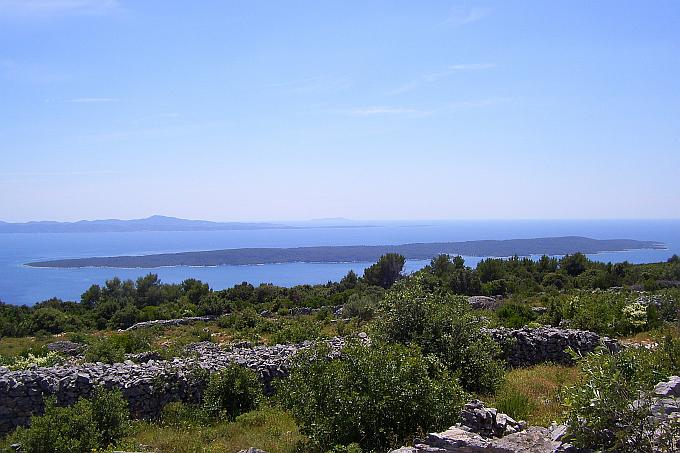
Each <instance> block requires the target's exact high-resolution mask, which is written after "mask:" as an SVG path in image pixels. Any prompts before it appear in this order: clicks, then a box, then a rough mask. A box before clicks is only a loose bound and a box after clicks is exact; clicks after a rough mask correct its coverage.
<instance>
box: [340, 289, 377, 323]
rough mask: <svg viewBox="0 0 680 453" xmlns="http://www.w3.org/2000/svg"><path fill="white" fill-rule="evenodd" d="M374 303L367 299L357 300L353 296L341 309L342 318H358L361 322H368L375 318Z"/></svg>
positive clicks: (356, 296)
mask: <svg viewBox="0 0 680 453" xmlns="http://www.w3.org/2000/svg"><path fill="white" fill-rule="evenodd" d="M374 307H375V303H374V301H373V300H371V299H370V298H368V297H361V298H359V297H358V295H354V297H351V298H350V300H349V301H348V302H347V303H346V304H345V306H344V307H343V308H342V316H343V317H345V318H358V319H360V320H361V321H369V320H371V319H373V316H375V308H374Z"/></svg>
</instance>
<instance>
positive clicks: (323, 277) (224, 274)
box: [0, 220, 680, 305]
mask: <svg viewBox="0 0 680 453" xmlns="http://www.w3.org/2000/svg"><path fill="white" fill-rule="evenodd" d="M362 224H366V225H369V224H370V225H375V226H372V227H357V228H305V229H279V230H276V229H274V230H238V231H198V232H195V231H191V232H135V233H61V234H45V233H40V234H0V250H1V251H2V252H1V253H0V300H2V301H4V302H6V303H11V304H28V305H31V304H34V303H36V302H39V301H42V300H45V299H48V298H50V297H59V298H62V299H64V300H80V295H81V294H82V292H83V291H85V290H86V289H87V288H88V287H89V286H90V285H92V284H95V283H96V284H103V283H104V282H105V280H107V279H109V278H112V277H114V276H118V277H120V278H122V279H127V278H131V279H135V278H137V277H139V276H143V275H146V274H147V273H149V272H153V273H156V274H158V275H159V277H160V278H161V280H162V281H164V282H181V281H182V280H184V279H187V278H197V279H200V280H203V281H205V282H207V283H208V284H210V286H211V287H213V288H215V289H222V288H226V287H229V286H232V285H234V284H236V283H240V282H242V281H248V282H250V283H252V284H254V285H257V284H259V283H274V284H277V285H284V286H292V285H296V284H303V283H310V284H312V283H323V282H326V281H328V280H338V279H340V278H341V277H342V276H343V275H344V274H346V273H347V271H349V270H350V269H353V270H355V271H356V272H357V273H361V272H362V271H363V269H364V268H365V267H366V266H367V265H369V264H370V263H330V264H329V263H323V264H319V263H286V264H267V265H256V266H218V267H186V266H179V267H165V268H154V269H108V268H83V269H50V268H30V267H27V266H24V264H25V263H27V262H30V261H38V260H47V259H61V258H80V257H90V256H116V255H144V254H152V253H169V252H182V251H199V250H215V249H226V248H242V247H298V246H314V245H381V244H404V243H411V242H439V241H441V242H448V241H468V240H480V239H518V238H536V237H550V236H586V237H591V238H594V239H638V240H651V241H659V242H663V243H665V244H666V245H667V246H668V249H667V250H630V251H625V252H612V253H600V254H597V255H591V258H593V259H597V260H599V261H604V262H607V261H612V262H620V261H626V260H627V261H630V262H633V263H645V262H655V261H665V260H666V259H667V258H668V257H670V256H671V255H672V254H674V253H678V254H680V220H559V221H556V220H458V221H420V222H407V221H393V222H385V221H381V222H362ZM480 259H481V258H480V257H466V263H467V264H468V265H471V266H474V265H475V264H476V263H477V262H478V261H479V260H480ZM426 264H427V261H415V260H412V261H408V262H407V264H406V271H407V272H412V271H415V270H417V269H419V268H421V267H422V266H424V265H426Z"/></svg>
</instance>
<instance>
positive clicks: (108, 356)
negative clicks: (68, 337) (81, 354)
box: [85, 331, 151, 363]
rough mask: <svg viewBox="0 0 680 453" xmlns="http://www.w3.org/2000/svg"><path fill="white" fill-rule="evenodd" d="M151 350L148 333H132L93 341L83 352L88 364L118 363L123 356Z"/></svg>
mask: <svg viewBox="0 0 680 453" xmlns="http://www.w3.org/2000/svg"><path fill="white" fill-rule="evenodd" d="M150 348H151V343H150V341H149V333H147V332H141V331H132V332H125V333H119V334H114V335H110V336H106V337H100V338H96V339H94V340H93V341H92V342H91V343H90V344H89V346H88V347H87V349H86V350H85V360H87V361H88V362H104V363H120V362H122V361H123V360H124V359H125V354H131V353H135V352H141V351H147V350H149V349H150Z"/></svg>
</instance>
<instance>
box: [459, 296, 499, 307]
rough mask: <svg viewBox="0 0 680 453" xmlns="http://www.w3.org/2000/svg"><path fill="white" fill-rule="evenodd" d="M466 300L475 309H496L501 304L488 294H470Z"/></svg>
mask: <svg viewBox="0 0 680 453" xmlns="http://www.w3.org/2000/svg"><path fill="white" fill-rule="evenodd" d="M467 301H468V304H470V307H472V308H474V309H475V310H496V309H497V308H498V307H500V306H501V302H500V301H499V300H497V299H496V298H494V297H489V296H470V297H468V300H467Z"/></svg>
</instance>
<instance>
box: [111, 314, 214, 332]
mask: <svg viewBox="0 0 680 453" xmlns="http://www.w3.org/2000/svg"><path fill="white" fill-rule="evenodd" d="M214 319H216V316H189V317H187V318H177V319H156V320H155V321H144V322H138V323H136V324H133V325H131V326H130V327H128V328H127V329H121V331H122V332H128V331H130V330H136V329H143V328H145V327H154V326H163V327H169V326H181V325H184V324H193V323H195V322H207V321H212V320H214Z"/></svg>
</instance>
